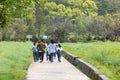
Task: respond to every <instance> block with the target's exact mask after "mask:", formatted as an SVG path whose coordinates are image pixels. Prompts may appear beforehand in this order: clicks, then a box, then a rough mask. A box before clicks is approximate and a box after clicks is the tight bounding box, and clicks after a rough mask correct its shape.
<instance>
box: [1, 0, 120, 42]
mask: <svg viewBox="0 0 120 80" xmlns="http://www.w3.org/2000/svg"><path fill="white" fill-rule="evenodd" d="M18 1H19V2H17V1H12V0H9V1H8V0H5V1H1V3H0V11H1V12H2V13H0V16H2V17H0V20H1V22H0V26H1V28H0V40H26V35H28V34H31V35H33V38H40V37H41V36H42V35H47V36H48V38H49V39H50V38H55V39H57V40H58V41H60V42H63V41H72V42H76V41H81V40H82V41H90V40H103V41H105V40H106V39H109V40H112V41H115V40H119V36H120V26H119V25H120V5H119V3H120V1H119V0H116V1H114V0H27V1H23V0H18ZM10 2H11V3H10ZM13 3H14V4H13ZM4 8H6V9H4ZM6 24H7V25H6Z"/></svg>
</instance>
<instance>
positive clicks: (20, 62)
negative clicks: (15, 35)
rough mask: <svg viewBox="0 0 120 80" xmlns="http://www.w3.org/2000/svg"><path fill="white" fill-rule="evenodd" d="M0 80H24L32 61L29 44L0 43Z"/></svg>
mask: <svg viewBox="0 0 120 80" xmlns="http://www.w3.org/2000/svg"><path fill="white" fill-rule="evenodd" d="M0 45H1V47H0V80H24V79H25V75H26V72H27V71H26V70H27V68H28V66H29V64H30V62H31V60H32V53H31V45H32V44H31V43H30V42H0Z"/></svg>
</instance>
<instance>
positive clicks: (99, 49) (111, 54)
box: [62, 41, 120, 80]
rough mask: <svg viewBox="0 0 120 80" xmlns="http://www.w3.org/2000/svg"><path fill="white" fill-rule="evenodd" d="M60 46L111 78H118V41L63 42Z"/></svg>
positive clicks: (119, 61) (116, 79) (119, 54)
mask: <svg viewBox="0 0 120 80" xmlns="http://www.w3.org/2000/svg"><path fill="white" fill-rule="evenodd" d="M62 46H63V48H64V50H66V51H68V52H71V53H72V54H74V55H77V56H79V57H80V58H82V59H84V60H85V61H87V62H89V63H91V64H92V65H94V66H96V67H97V68H98V69H99V70H100V72H101V73H103V74H105V75H107V76H108V77H109V78H110V79H111V80H119V79H120V43H119V42H109V41H108V42H91V43H64V44H62Z"/></svg>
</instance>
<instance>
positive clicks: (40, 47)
mask: <svg viewBox="0 0 120 80" xmlns="http://www.w3.org/2000/svg"><path fill="white" fill-rule="evenodd" d="M37 48H38V55H39V57H40V63H41V62H43V59H44V53H45V48H46V46H45V42H44V39H42V40H41V41H39V42H38V45H37Z"/></svg>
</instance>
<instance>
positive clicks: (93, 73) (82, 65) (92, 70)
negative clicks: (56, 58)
mask: <svg viewBox="0 0 120 80" xmlns="http://www.w3.org/2000/svg"><path fill="white" fill-rule="evenodd" d="M62 54H63V57H65V58H66V59H67V60H68V61H69V62H70V63H71V64H73V65H74V66H75V67H76V68H77V69H79V70H80V71H82V72H83V73H84V74H85V75H87V76H88V77H89V78H91V79H92V80H110V79H109V78H108V77H106V76H105V75H103V74H102V73H100V72H99V70H98V69H97V68H96V67H94V66H92V65H91V64H89V63H87V62H85V61H84V60H82V59H80V58H79V57H77V56H74V55H72V54H71V53H69V52H66V51H63V52H62Z"/></svg>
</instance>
